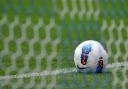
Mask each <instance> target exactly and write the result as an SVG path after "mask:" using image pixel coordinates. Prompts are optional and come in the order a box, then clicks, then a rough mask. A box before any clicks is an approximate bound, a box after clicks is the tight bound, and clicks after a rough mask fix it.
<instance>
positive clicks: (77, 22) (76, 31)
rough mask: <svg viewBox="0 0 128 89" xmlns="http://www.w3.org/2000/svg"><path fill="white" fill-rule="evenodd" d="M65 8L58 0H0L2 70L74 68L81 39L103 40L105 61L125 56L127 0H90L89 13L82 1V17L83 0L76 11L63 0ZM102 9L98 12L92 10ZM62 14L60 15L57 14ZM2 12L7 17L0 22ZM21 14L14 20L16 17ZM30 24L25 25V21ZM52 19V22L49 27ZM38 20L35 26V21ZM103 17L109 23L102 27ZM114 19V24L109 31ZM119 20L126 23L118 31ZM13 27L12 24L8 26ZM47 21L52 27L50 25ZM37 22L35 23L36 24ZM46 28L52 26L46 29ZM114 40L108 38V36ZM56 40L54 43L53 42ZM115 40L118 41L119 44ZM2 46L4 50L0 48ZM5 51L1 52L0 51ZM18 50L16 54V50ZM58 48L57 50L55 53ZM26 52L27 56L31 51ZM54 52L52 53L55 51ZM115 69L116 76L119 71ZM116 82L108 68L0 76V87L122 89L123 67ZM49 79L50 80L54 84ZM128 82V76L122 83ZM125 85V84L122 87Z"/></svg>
mask: <svg viewBox="0 0 128 89" xmlns="http://www.w3.org/2000/svg"><path fill="white" fill-rule="evenodd" d="M66 2H67V5H66V7H67V8H68V10H67V11H66V12H65V13H64V14H62V13H63V10H64V9H66V7H65V6H63V5H64V2H62V1H61V0H58V1H57V0H56V1H54V0H52V1H50V0H35V1H34V0H30V1H29V0H1V1H0V75H1V76H3V75H6V74H17V73H27V72H35V71H37V72H41V71H43V70H48V68H51V69H61V68H70V67H74V62H73V55H74V50H75V48H76V46H77V45H78V44H79V43H80V42H82V41H85V40H90V39H92V40H97V41H99V42H101V43H102V44H103V45H104V47H105V48H106V49H107V51H108V53H109V63H113V62H115V60H114V57H115V55H116V60H118V61H119V62H122V61H123V60H125V59H128V57H127V56H126V55H127V46H126V44H125V42H126V41H127V38H128V30H127V25H128V18H127V16H128V11H127V8H128V5H127V3H128V1H126V0H120V1H116V0H112V1H111V0H110V1H107V0H102V1H97V0H92V9H93V11H92V14H91V15H90V17H87V14H88V13H87V12H89V11H90V7H89V2H88V1H85V2H84V5H85V13H84V14H83V17H82V19H80V15H79V14H80V12H81V3H80V1H77V3H76V7H77V12H76V13H75V15H74V17H72V16H71V14H72V13H73V12H72V11H73V10H74V6H73V5H72V1H70V0H66ZM98 8H99V9H100V13H99V15H98V17H96V18H95V12H96V10H97V9H98ZM61 14H62V15H61ZM4 16H6V19H7V20H6V21H5V22H3V23H2V22H1V21H2V20H3V18H4ZM16 17H18V18H19V20H18V23H15V25H14V27H13V23H14V20H15V19H16ZM29 18H30V23H28V25H27V26H26V27H25V24H27V23H26V21H27V20H29ZM51 20H54V25H53V26H51ZM39 21H42V25H41V26H39V25H38V22H39ZM104 21H106V25H107V27H106V28H105V29H104V31H102V26H103V23H104ZM112 21H114V23H115V26H114V28H113V29H112V30H111V29H110V28H111V26H112ZM121 21H123V25H124V27H123V28H121V30H119V27H120V25H121ZM11 26H12V27H11ZM50 26H51V27H50ZM38 27H39V28H38ZM49 28H50V29H49ZM110 40H112V42H110V44H109V41H110ZM57 41H58V42H57ZM117 42H119V44H118V43H117ZM4 51H6V52H5V53H4ZM3 53H4V54H3ZM18 53H19V54H18ZM54 53H56V54H54ZM29 54H30V55H29ZM54 55H55V56H54ZM118 74H119V75H118ZM116 76H117V78H118V80H117V82H116V83H115V85H112V84H113V83H114V81H115V79H116V78H115V77H114V75H113V73H112V72H110V73H108V74H82V73H70V74H63V75H57V76H47V77H35V78H27V79H21V81H20V80H18V79H14V80H10V81H9V82H6V81H4V82H3V81H0V88H1V89H14V88H17V89H25V88H26V89H28V87H29V89H46V88H48V89H50V87H53V89H83V88H84V89H94V88H95V89H112V88H114V87H115V89H121V88H122V85H121V82H122V81H123V80H124V79H125V76H124V75H123V72H120V73H117V75H116ZM52 84H53V85H52ZM126 85H128V81H127V82H126ZM126 87H127V88H128V86H126Z"/></svg>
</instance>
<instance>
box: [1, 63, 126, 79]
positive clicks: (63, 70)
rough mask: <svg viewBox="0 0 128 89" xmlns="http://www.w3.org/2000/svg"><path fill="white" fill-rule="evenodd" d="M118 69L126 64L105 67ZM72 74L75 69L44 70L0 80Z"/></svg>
mask: <svg viewBox="0 0 128 89" xmlns="http://www.w3.org/2000/svg"><path fill="white" fill-rule="evenodd" d="M120 67H128V62H119V63H112V64H108V65H107V66H106V68H108V69H112V68H120ZM73 72H77V70H76V68H64V69H58V70H53V71H47V70H45V71H43V72H34V73H25V74H16V75H5V76H0V80H8V79H18V78H29V77H40V76H49V75H58V74H66V73H73Z"/></svg>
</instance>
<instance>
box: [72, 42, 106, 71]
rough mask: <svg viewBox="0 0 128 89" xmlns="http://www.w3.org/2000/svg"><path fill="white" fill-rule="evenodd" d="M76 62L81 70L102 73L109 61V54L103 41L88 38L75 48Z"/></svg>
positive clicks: (78, 69)
mask: <svg viewBox="0 0 128 89" xmlns="http://www.w3.org/2000/svg"><path fill="white" fill-rule="evenodd" d="M74 62H75V65H76V68H77V71H79V72H96V73H101V72H103V71H104V69H105V67H106V65H107V63H108V54H107V52H106V50H105V49H104V48H103V46H102V44H101V43H99V42H97V41H94V40H88V41H84V42H82V43H81V44H80V45H78V46H77V48H76V49H75V53H74Z"/></svg>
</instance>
